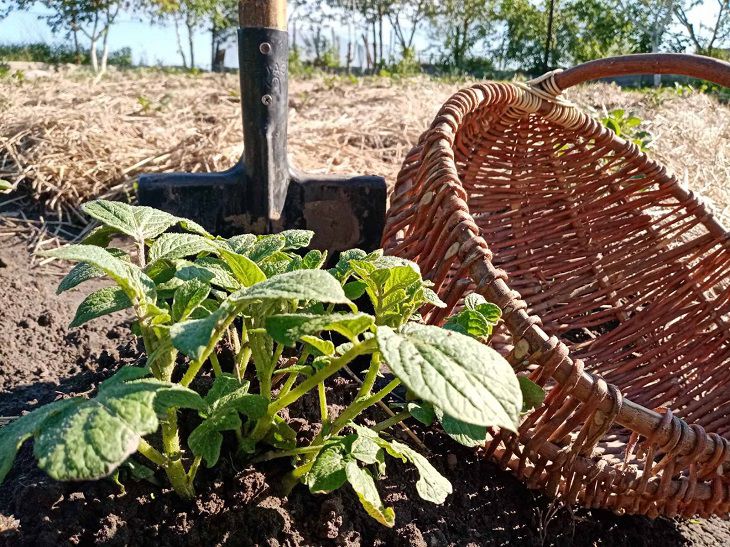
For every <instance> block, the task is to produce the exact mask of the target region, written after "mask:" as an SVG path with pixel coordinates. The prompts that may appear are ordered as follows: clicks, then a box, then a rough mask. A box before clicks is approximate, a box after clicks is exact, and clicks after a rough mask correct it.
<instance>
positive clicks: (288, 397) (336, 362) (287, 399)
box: [251, 339, 376, 441]
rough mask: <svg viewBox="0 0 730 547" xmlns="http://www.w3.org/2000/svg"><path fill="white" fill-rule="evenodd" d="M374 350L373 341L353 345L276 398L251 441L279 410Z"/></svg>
mask: <svg viewBox="0 0 730 547" xmlns="http://www.w3.org/2000/svg"><path fill="white" fill-rule="evenodd" d="M375 348H376V342H375V340H373V339H371V340H367V341H365V342H362V343H360V344H355V345H354V346H353V347H352V348H350V350H349V351H347V352H345V353H344V354H343V355H341V356H340V357H337V358H335V359H332V361H330V363H329V364H328V365H327V366H326V367H324V368H322V369H320V370H319V371H318V372H317V373H316V374H313V375H312V376H310V377H309V378H306V379H305V380H304V381H303V382H302V383H300V384H299V385H298V386H297V387H295V388H294V389H292V390H291V391H289V392H288V393H286V394H285V395H281V396H280V397H278V398H277V399H276V400H275V401H273V402H272V403H271V404H269V408H268V411H267V413H266V416H264V417H263V418H261V419H260V420H259V421H258V422H257V423H256V427H254V430H253V431H252V432H251V439H253V440H254V441H260V440H261V439H263V438H264V437H265V436H266V433H267V432H268V431H269V429H270V428H271V423H272V421H273V419H274V416H276V414H277V413H278V412H279V411H280V410H282V409H284V408H286V407H288V406H289V405H290V404H292V403H294V402H295V401H297V400H298V399H300V398H301V397H303V396H304V395H306V394H307V393H309V392H310V391H311V390H312V389H314V388H315V387H317V385H318V384H320V383H322V382H324V381H325V380H326V379H327V378H329V377H330V376H332V375H333V374H335V373H337V371H339V370H340V369H341V368H342V367H344V366H345V365H347V364H348V363H349V362H350V361H352V360H353V359H355V357H357V356H359V355H364V354H366V353H369V352H372V351H374V350H375Z"/></svg>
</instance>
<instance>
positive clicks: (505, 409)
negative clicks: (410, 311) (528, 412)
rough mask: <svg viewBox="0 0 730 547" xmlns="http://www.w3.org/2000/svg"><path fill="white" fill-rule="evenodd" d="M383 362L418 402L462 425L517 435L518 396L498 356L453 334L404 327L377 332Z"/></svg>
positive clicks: (517, 388)
mask: <svg viewBox="0 0 730 547" xmlns="http://www.w3.org/2000/svg"><path fill="white" fill-rule="evenodd" d="M376 339H377V341H378V346H379V348H380V351H381V353H382V355H383V359H384V360H385V362H386V363H387V364H388V366H390V368H391V370H392V371H393V373H394V374H395V375H396V376H397V377H398V378H399V379H400V380H401V381H402V382H403V383H404V384H405V385H406V387H408V388H409V389H410V390H411V391H413V392H414V393H415V394H416V395H417V396H418V397H419V398H420V399H423V400H424V401H427V402H430V403H432V404H433V405H435V406H438V407H440V408H441V409H442V410H443V411H444V412H445V413H446V414H448V415H450V416H452V417H454V418H457V419H459V420H462V421H464V422H467V423H471V424H476V425H485V426H498V427H503V428H505V429H509V430H510V431H516V430H517V427H518V425H519V415H520V409H521V408H522V393H521V392H520V386H519V382H518V381H517V378H516V377H515V374H514V372H513V371H512V367H511V366H510V364H509V363H508V362H507V361H506V360H505V359H504V357H502V356H501V355H500V354H499V353H497V352H496V351H494V350H493V349H491V348H488V347H487V346H485V345H483V344H480V343H479V342H477V341H476V340H473V339H472V338H469V337H467V336H463V335H461V334H458V333H456V332H450V331H447V330H445V329H440V328H438V327H433V326H429V325H419V324H415V323H409V324H407V325H405V326H404V327H403V329H402V331H401V332H400V333H399V332H396V331H394V330H392V329H391V328H389V327H385V326H383V327H379V328H378V331H377V333H376Z"/></svg>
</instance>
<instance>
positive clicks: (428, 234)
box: [383, 73, 730, 517]
mask: <svg viewBox="0 0 730 547" xmlns="http://www.w3.org/2000/svg"><path fill="white" fill-rule="evenodd" d="M555 76H556V74H555V73H551V74H548V75H547V76H546V77H544V78H541V79H539V80H536V81H533V82H531V83H530V84H529V85H520V84H514V83H486V84H479V85H475V86H473V87H471V88H469V89H465V90H462V91H460V92H458V93H457V94H456V95H454V96H453V97H452V98H451V99H450V100H449V101H448V102H447V103H446V104H445V105H444V106H443V107H442V109H441V111H440V112H439V114H438V115H437V117H436V119H435V120H434V122H433V124H432V125H431V127H430V128H429V129H428V130H427V131H426V132H425V133H424V134H423V135H422V136H421V139H420V141H419V143H418V145H417V146H416V147H415V148H414V149H413V150H412V151H411V152H410V153H409V154H408V156H407V158H406V159H405V162H404V164H403V168H402V170H401V172H400V174H399V176H398V179H397V183H396V186H395V189H394V192H393V195H392V197H391V207H390V210H389V213H388V219H387V226H386V230H385V234H384V239H383V245H384V247H385V249H386V251H387V252H388V253H391V254H397V255H399V256H403V257H405V258H409V259H411V260H414V261H415V262H417V263H418V264H419V265H420V267H421V270H422V272H424V275H425V277H427V278H428V279H430V280H431V281H433V282H434V283H435V285H436V286H435V290H437V292H438V293H439V295H440V296H441V298H442V299H443V300H444V301H445V302H446V303H447V305H448V307H447V309H444V310H439V309H431V310H429V311H428V312H427V313H426V319H427V320H428V321H429V322H431V323H437V324H438V323H440V322H442V321H443V320H444V318H445V317H447V316H448V315H449V314H450V313H452V312H453V310H454V309H455V308H459V306H460V305H461V302H462V299H463V297H464V296H465V295H467V294H469V293H471V292H478V293H480V294H482V295H483V296H485V297H486V298H487V299H488V300H489V301H491V302H494V303H496V304H497V305H499V306H500V307H501V308H502V310H503V319H504V324H503V327H502V328H501V329H500V330H499V331H498V332H497V333H496V334H495V336H494V338H493V344H494V345H495V346H496V347H497V349H500V350H501V351H502V352H503V353H504V354H505V355H507V358H508V360H509V361H510V363H511V364H512V365H513V367H515V369H516V370H518V371H520V372H519V373H520V374H526V375H529V377H530V379H532V380H533V381H535V382H537V383H538V384H540V385H542V386H543V387H544V388H545V389H546V391H547V392H548V395H547V397H546V399H545V402H544V404H543V405H542V406H541V407H539V408H537V409H536V410H534V411H533V412H532V413H530V414H528V415H526V416H525V417H524V419H523V422H522V425H521V427H520V429H519V432H518V433H517V434H514V433H510V432H507V431H496V430H495V431H493V432H492V437H491V438H490V440H489V441H488V442H487V444H486V445H485V447H484V448H483V449H482V450H483V452H484V453H485V455H486V456H488V457H491V458H492V459H493V460H495V461H496V462H498V463H499V464H500V465H501V466H502V467H503V468H508V469H510V470H511V471H512V472H513V473H515V474H516V475H517V476H518V477H520V478H522V479H523V480H524V481H525V482H526V483H527V485H528V486H530V487H532V488H543V489H545V490H546V491H547V492H548V493H549V494H551V495H554V496H558V497H561V498H562V499H564V500H565V501H567V502H568V503H580V504H582V505H584V506H589V507H605V508H610V509H613V510H616V511H619V512H628V513H640V514H645V515H648V516H651V517H655V516H657V515H660V514H663V515H667V516H674V515H683V516H692V515H702V516H707V515H711V514H717V515H721V516H727V514H728V511H730V470H728V471H727V472H726V468H727V467H728V465H729V463H728V461H729V460H730V450H729V449H730V443H729V442H728V440H727V439H726V436H728V435H730V395H729V394H728V383H729V382H730V370H729V365H730V321H729V316H730V288H728V287H729V284H728V283H727V280H729V279H730V237H729V236H728V234H727V233H726V231H725V230H724V229H723V227H722V226H721V225H720V224H719V223H718V222H716V221H715V220H714V218H713V217H712V216H711V214H710V212H709V210H708V209H707V208H706V207H705V206H704V205H703V204H702V202H701V201H700V200H699V199H698V198H697V197H696V196H695V195H693V194H692V193H691V192H689V191H688V190H686V189H684V188H683V187H682V186H681V185H680V184H679V183H678V181H677V180H676V179H675V178H673V177H672V176H671V175H670V174H668V173H667V172H666V171H665V169H664V168H663V167H662V166H661V165H659V164H658V163H656V162H654V161H652V160H651V159H649V158H648V157H647V156H646V155H645V154H643V153H642V152H640V151H639V149H638V148H637V147H636V146H635V145H634V144H632V143H628V142H625V141H623V140H622V139H620V138H618V137H617V136H616V135H615V134H614V133H613V132H611V131H609V130H608V129H606V128H605V127H603V126H602V125H601V124H600V123H598V122H597V121H595V120H593V119H592V118H590V117H589V116H587V115H585V114H584V113H583V112H581V111H580V110H578V109H577V108H575V107H574V106H572V105H570V104H568V103H566V102H564V101H562V100H561V99H560V98H559V96H558V95H559V93H560V85H559V84H558V83H556V78H555Z"/></svg>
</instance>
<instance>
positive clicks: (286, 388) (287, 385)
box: [279, 372, 299, 397]
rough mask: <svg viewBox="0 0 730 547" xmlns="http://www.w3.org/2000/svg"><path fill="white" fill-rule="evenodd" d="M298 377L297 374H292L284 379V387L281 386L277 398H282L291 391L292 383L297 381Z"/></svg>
mask: <svg viewBox="0 0 730 547" xmlns="http://www.w3.org/2000/svg"><path fill="white" fill-rule="evenodd" d="M298 377H299V373H298V372H292V373H291V374H289V378H287V379H286V382H284V385H283V386H281V391H279V397H283V396H284V395H286V394H287V393H289V392H290V391H291V388H292V386H293V385H294V382H296V381H297V378H298Z"/></svg>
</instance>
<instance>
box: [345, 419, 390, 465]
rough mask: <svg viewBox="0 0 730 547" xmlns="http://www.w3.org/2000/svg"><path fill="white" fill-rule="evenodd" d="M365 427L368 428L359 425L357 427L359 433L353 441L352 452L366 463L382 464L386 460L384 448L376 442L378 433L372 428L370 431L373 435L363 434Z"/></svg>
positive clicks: (356, 457) (357, 458)
mask: <svg viewBox="0 0 730 547" xmlns="http://www.w3.org/2000/svg"><path fill="white" fill-rule="evenodd" d="M363 429H366V428H363V427H359V428H358V429H357V431H358V434H357V435H356V436H355V438H354V439H353V441H352V446H351V448H350V454H351V455H352V456H353V457H354V458H355V459H356V460H358V461H360V462H362V463H364V464H365V465H371V464H377V465H379V466H382V465H383V460H384V455H383V449H382V448H381V446H380V445H379V444H378V443H377V442H375V438H377V437H378V434H377V433H376V432H375V431H372V430H371V431H370V433H372V434H371V435H367V434H363V433H362V430H363Z"/></svg>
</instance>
